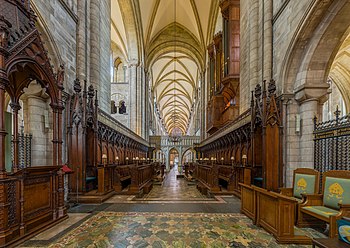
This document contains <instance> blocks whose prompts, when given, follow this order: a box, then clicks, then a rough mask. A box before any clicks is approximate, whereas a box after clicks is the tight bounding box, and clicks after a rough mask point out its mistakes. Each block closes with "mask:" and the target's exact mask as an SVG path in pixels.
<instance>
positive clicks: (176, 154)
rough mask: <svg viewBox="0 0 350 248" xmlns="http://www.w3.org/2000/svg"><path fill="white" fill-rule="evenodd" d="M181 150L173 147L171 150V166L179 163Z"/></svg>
mask: <svg viewBox="0 0 350 248" xmlns="http://www.w3.org/2000/svg"><path fill="white" fill-rule="evenodd" d="M179 156H180V154H179V151H178V150H177V149H176V148H175V147H173V148H171V149H170V150H169V165H170V168H173V167H174V166H178V165H179Z"/></svg>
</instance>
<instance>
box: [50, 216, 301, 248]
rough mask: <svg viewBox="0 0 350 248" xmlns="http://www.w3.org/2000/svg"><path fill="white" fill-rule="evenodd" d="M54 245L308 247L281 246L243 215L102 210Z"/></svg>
mask: <svg viewBox="0 0 350 248" xmlns="http://www.w3.org/2000/svg"><path fill="white" fill-rule="evenodd" d="M50 247H51V248H60V247H120V248H122V247H128V248H129V247H304V246H296V245H289V246H282V245H278V244H277V243H276V242H275V239H274V238H273V237H272V236H271V235H270V234H268V233H267V232H265V231H264V230H263V229H261V228H257V227H256V226H254V225H253V224H252V221H251V220H250V219H248V218H247V217H245V216H244V215H241V214H199V213H198V214H187V213H115V212H100V213H98V214H96V215H94V216H93V217H91V218H90V219H89V220H87V221H85V222H84V223H83V224H81V225H80V226H79V227H78V228H76V229H74V230H73V231H71V232H70V233H68V234H66V235H65V236H64V237H62V238H61V239H60V240H58V241H57V242H56V244H53V245H51V246H50Z"/></svg>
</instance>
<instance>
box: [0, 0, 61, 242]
mask: <svg viewBox="0 0 350 248" xmlns="http://www.w3.org/2000/svg"><path fill="white" fill-rule="evenodd" d="M35 22H36V17H35V15H34V12H33V11H32V10H31V7H30V1H29V0H22V1H17V0H0V147H1V149H0V246H1V247H7V246H9V245H11V244H13V243H15V242H17V241H19V240H21V239H23V238H25V237H30V235H32V234H33V233H34V232H37V231H38V230H41V229H42V228H43V227H45V226H48V225H51V224H53V223H55V221H57V220H61V219H63V218H66V217H67V215H66V212H65V207H64V202H63V198H60V199H59V198H58V197H57V194H58V187H57V183H56V182H57V181H59V180H63V179H62V176H63V175H62V174H58V171H59V170H60V166H61V165H62V162H61V157H62V156H61V152H62V136H61V132H62V118H61V113H62V110H63V105H62V90H63V81H64V66H63V65H62V66H61V67H60V68H59V69H58V71H57V73H55V72H54V71H53V68H52V66H51V64H50V60H49V58H48V54H47V51H46V50H45V48H44V45H43V43H42V40H41V38H40V35H39V32H38V31H37V29H36V28H35ZM33 80H36V81H37V83H39V84H40V85H41V86H42V88H44V89H45V90H46V93H47V94H48V95H49V97H50V100H51V108H52V111H53V151H52V153H53V154H52V157H53V160H52V164H51V165H52V166H50V165H48V166H43V167H32V168H25V169H21V168H20V167H19V158H18V156H19V154H18V153H19V152H18V151H19V149H18V143H19V142H18V110H19V109H20V105H19V99H20V97H21V95H22V94H23V89H24V88H25V87H28V85H29V84H30V83H31V82H32V81H33ZM5 92H6V93H7V94H8V95H9V96H10V99H11V107H12V109H13V110H14V114H13V123H14V127H13V130H14V135H13V137H14V143H13V145H14V165H13V172H15V173H13V174H11V173H6V170H5V145H4V139H5V136H6V135H11V134H7V133H6V132H5V125H4V111H6V107H5V106H4V104H5V99H4V96H5ZM56 165H58V166H56ZM59 206H61V208H60V210H61V211H58V208H59Z"/></svg>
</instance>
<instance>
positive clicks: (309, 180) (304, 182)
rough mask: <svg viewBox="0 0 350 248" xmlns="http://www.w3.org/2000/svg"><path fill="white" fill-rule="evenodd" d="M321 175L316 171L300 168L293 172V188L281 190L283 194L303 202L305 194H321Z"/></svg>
mask: <svg viewBox="0 0 350 248" xmlns="http://www.w3.org/2000/svg"><path fill="white" fill-rule="evenodd" d="M319 180H320V173H319V172H318V171H316V170H314V169H309V168H298V169H296V170H294V172H293V188H280V192H281V194H283V195H285V196H289V197H293V198H295V199H297V200H298V202H299V203H301V202H302V195H303V194H317V193H318V192H319Z"/></svg>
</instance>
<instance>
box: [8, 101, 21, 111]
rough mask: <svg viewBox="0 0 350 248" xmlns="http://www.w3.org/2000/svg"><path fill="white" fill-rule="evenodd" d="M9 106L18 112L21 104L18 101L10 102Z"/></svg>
mask: <svg viewBox="0 0 350 248" xmlns="http://www.w3.org/2000/svg"><path fill="white" fill-rule="evenodd" d="M10 107H11V108H12V110H13V111H14V112H18V110H20V109H21V105H20V104H19V103H18V102H11V103H10Z"/></svg>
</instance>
